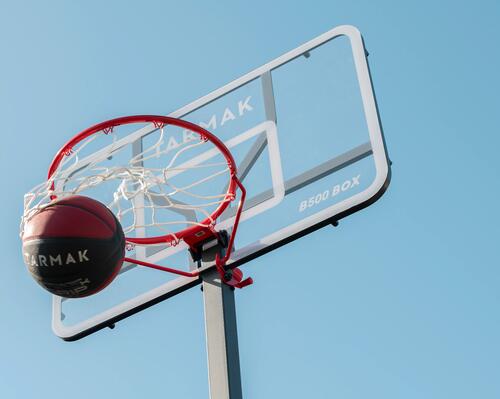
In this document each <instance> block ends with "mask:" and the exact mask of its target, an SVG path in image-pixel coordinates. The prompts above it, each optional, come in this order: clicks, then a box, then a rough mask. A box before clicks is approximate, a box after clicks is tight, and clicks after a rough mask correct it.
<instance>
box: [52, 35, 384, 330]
mask: <svg viewBox="0 0 500 399" xmlns="http://www.w3.org/2000/svg"><path fill="white" fill-rule="evenodd" d="M366 56H367V54H366V51H365V48H364V44H363V40H362V37H361V35H360V33H359V31H358V30H357V29H356V28H354V27H352V26H341V27H337V28H335V29H333V30H331V31H329V32H326V33H325V34H323V35H321V36H319V37H317V38H315V39H313V40H311V41H310V42H307V43H305V44H304V45H302V46H300V47H298V48H296V49H295V50H292V51H290V52H289V53H287V54H285V55H283V56H281V57H279V58H277V59H275V60H273V61H271V62H270V63H268V64H266V65H263V66H262V67H260V68H257V69H256V70H254V71H252V72H250V73H248V74H246V75H244V76H242V77H241V78H239V79H237V80H235V81H233V82H231V83H229V84H227V85H226V86H223V87H222V88H220V89H218V90H216V91H214V92H212V93H210V94H208V95H207V96H205V97H202V98H200V99H198V100H196V101H194V102H192V103H190V104H188V105H186V106H184V107H182V108H180V109H178V110H177V111H175V112H173V113H171V114H170V116H174V117H178V118H182V119H186V120H188V121H191V122H194V123H197V124H199V125H201V126H203V127H205V128H207V129H208V130H209V131H211V132H212V133H214V134H215V135H216V136H218V137H219V138H220V139H222V140H223V141H224V143H225V144H226V146H227V147H228V148H229V149H230V151H231V153H232V155H233V156H234V158H235V160H236V163H237V165H238V174H239V177H240V179H241V180H242V182H243V184H244V185H245V187H246V189H247V201H246V204H245V208H244V211H243V214H242V221H241V223H240V226H239V229H238V234H237V238H236V242H235V250H234V252H233V253H232V255H231V258H230V260H229V265H232V266H238V265H242V264H244V263H246V262H248V261H250V260H251V259H253V258H255V257H257V256H260V255H262V254H264V253H266V252H268V251H271V250H273V249H275V248H278V247H280V246H282V245H283V244H286V243H287V242H290V241H291V240H293V239H296V238H298V237H300V236H302V235H304V234H306V233H308V232H311V231H313V230H315V229H317V228H319V227H321V226H323V225H325V224H327V223H332V222H334V221H336V220H338V219H339V218H342V217H344V216H346V215H348V214H350V213H353V212H355V211H357V210H359V209H361V208H363V207H365V206H367V205H369V204H370V203H372V202H374V201H375V200H376V199H377V198H378V197H379V196H380V195H381V194H382V193H383V192H384V190H385V188H386V187H387V185H388V182H389V165H388V159H387V155H386V151H385V147H384V141H383V136H382V131H381V127H380V122H379V116H378V112H377V106H376V102H375V98H374V94H373V89H372V84H371V80H370V74H369V69H368V64H367V60H366ZM130 137H133V140H134V143H135V145H134V146H132V148H134V150H133V151H131V153H130V157H131V158H132V157H133V156H134V155H137V151H140V150H141V148H144V147H145V146H148V145H149V144H150V143H149V141H150V140H151V138H150V136H149V135H148V133H147V131H146V132H139V133H137V132H136V133H134V132H131V134H130ZM182 140H183V137H182V132H179V133H178V135H177V136H175V135H173V136H172V141H171V143H170V144H171V145H172V146H173V147H175V146H176V143H177V142H179V144H180V141H182ZM134 151H136V153H134ZM213 156H214V154H213V153H212V152H210V151H206V152H203V151H200V152H198V153H196V154H195V156H193V157H192V159H190V160H188V161H187V162H189V163H190V165H196V164H197V163H201V162H206V161H207V160H210V158H211V157H213ZM149 162H151V163H152V164H151V165H147V164H146V163H147V162H145V166H148V167H155V166H156V165H154V159H152V160H150V161H149ZM221 189H222V190H224V189H225V187H221ZM235 206H236V204H233V206H232V207H230V208H229V209H227V210H226V211H225V213H224V214H223V215H222V217H221V218H220V220H219V223H218V225H217V228H218V229H230V228H231V226H232V221H233V219H232V217H233V216H234V213H235ZM136 234H137V235H139V236H147V235H148V231H147V229H141V231H138V232H136ZM131 256H135V257H137V258H140V259H142V260H145V261H148V262H152V263H158V264H161V265H166V266H175V267H177V268H184V269H185V270H190V269H193V268H194V267H195V264H194V263H193V261H192V259H191V256H190V254H189V252H188V251H187V248H186V246H185V245H182V244H180V245H177V246H175V247H162V246H154V247H136V248H135V251H134V253H133V254H132V255H131ZM198 283H199V279H198V278H187V277H178V276H175V275H171V274H168V273H164V272H161V271H157V270H151V269H147V268H144V267H138V266H135V265H132V264H124V265H123V268H122V270H121V272H120V274H119V275H118V277H117V278H116V279H115V281H113V283H112V284H111V285H110V286H109V287H107V288H106V289H105V290H104V291H102V292H100V293H98V294H96V295H93V296H90V297H87V298H83V299H64V298H61V297H57V296H54V299H53V321H52V322H53V330H54V332H55V333H56V334H57V335H58V336H60V337H61V338H63V339H67V340H71V339H78V338H81V337H83V336H85V335H87V334H89V333H91V332H93V331H96V330H98V329H100V328H103V327H106V326H110V325H112V324H113V323H115V322H116V321H119V320H121V319H123V318H125V317H127V316H129V315H131V314H134V313H136V312H138V311H140V310H141V309H144V308H146V307H148V306H151V305H153V304H155V303H157V302H159V301H162V300H164V299H167V298H169V297H171V296H173V295H175V294H177V293H180V292H182V291H184V290H186V289H188V288H190V287H192V286H194V285H197V284H198Z"/></svg>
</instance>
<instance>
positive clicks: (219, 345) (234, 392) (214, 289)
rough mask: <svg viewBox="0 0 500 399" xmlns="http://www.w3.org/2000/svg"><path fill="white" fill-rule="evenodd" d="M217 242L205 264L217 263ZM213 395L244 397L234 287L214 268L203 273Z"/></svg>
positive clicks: (223, 398) (214, 397) (213, 398)
mask: <svg viewBox="0 0 500 399" xmlns="http://www.w3.org/2000/svg"><path fill="white" fill-rule="evenodd" d="M217 251H220V247H219V245H218V244H217V245H216V246H214V247H212V248H210V249H208V250H206V251H204V253H203V257H202V265H203V266H207V264H209V263H210V264H212V265H213V264H214V261H215V254H216V253H217ZM201 277H202V280H203V285H202V287H203V301H204V306H205V332H206V339H207V357H208V382H209V389H210V398H211V399H242V398H243V394H242V390H241V375H240V359H239V353H238V333H237V329H236V307H235V302H234V289H233V288H232V287H229V286H228V285H226V284H223V283H222V282H221V279H220V276H219V273H217V271H216V270H214V269H210V270H209V271H207V272H205V273H203V274H202V276H201Z"/></svg>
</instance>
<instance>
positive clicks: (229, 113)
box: [167, 96, 254, 152]
mask: <svg viewBox="0 0 500 399" xmlns="http://www.w3.org/2000/svg"><path fill="white" fill-rule="evenodd" d="M251 99H252V96H248V97H246V98H245V99H244V100H239V101H238V102H236V103H235V104H234V105H233V106H232V107H226V108H224V110H223V111H222V112H221V113H220V114H213V115H212V116H211V117H210V118H209V119H208V122H199V123H198V124H199V125H200V126H201V127H203V128H205V129H207V130H208V131H210V132H214V131H215V130H217V128H218V127H222V126H224V125H225V124H226V123H228V122H231V121H234V120H236V119H239V118H241V117H242V116H244V115H245V114H246V113H247V112H250V111H253V109H254V108H253V107H252V105H251V104H250V100H251ZM197 139H199V136H198V135H197V134H195V133H193V132H192V131H190V130H184V131H183V132H182V142H180V143H179V141H178V140H176V139H175V137H173V136H171V137H170V138H169V139H168V143H167V152H168V151H171V150H174V149H176V148H178V147H180V146H181V145H184V144H186V143H188V142H190V141H193V140H197Z"/></svg>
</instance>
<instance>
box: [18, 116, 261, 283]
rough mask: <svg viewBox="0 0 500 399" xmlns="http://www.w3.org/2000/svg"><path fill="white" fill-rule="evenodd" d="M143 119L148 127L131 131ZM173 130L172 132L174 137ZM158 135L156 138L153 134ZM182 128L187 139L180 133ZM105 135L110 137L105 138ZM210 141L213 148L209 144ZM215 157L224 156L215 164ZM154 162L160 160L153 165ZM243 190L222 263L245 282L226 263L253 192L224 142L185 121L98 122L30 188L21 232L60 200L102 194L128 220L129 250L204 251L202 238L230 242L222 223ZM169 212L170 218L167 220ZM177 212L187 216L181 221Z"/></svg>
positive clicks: (232, 279) (224, 273) (229, 277)
mask: <svg viewBox="0 0 500 399" xmlns="http://www.w3.org/2000/svg"><path fill="white" fill-rule="evenodd" d="M137 124H139V125H141V127H140V128H139V129H138V130H137V129H136V130H135V131H133V132H130V130H132V129H131V128H132V127H134V126H136V125H137ZM167 129H168V130H169V131H170V130H172V135H171V136H169V134H168V133H169V132H168V131H167ZM118 130H120V132H119V133H118V132H117V131H118ZM153 134H155V135H156V136H157V137H154V139H153ZM175 134H177V136H178V137H180V138H177V139H175V138H174V137H175ZM145 137H146V138H147V139H149V138H150V137H151V140H150V141H152V142H151V144H150V145H149V146H148V147H147V148H146V149H143V148H142V146H143V143H144V140H145V139H144V138H145ZM99 140H101V141H102V140H104V143H98V141H99ZM207 145H209V146H210V148H205V146H207ZM128 148H133V149H134V148H135V150H134V151H135V152H134V153H133V156H132V158H127V159H126V160H125V161H120V157H121V156H123V153H124V152H125V151H126V150H127V149H128ZM137 148H139V150H137ZM190 152H191V155H190V156H187V155H186V154H187V153H190ZM114 158H116V161H113V159H114ZM214 158H218V159H219V160H220V161H219V162H213V161H212V160H213V159H214ZM186 159H188V160H186ZM193 159H194V160H195V161H193ZM111 161H113V162H111ZM162 162H164V164H162ZM148 163H153V165H150V166H147V165H146V164H148ZM190 172H191V175H192V176H191V178H190V177H189V175H190ZM224 176H225V177H224ZM223 179H225V180H224V181H225V187H226V188H225V190H223V191H218V192H217V191H215V192H213V193H209V192H207V188H208V189H210V188H211V187H210V186H211V185H213V186H217V184H215V182H216V181H222V180H223ZM201 186H203V187H205V191H203V193H200V192H199V191H198V192H197V189H198V188H199V187H201ZM107 187H109V188H107ZM237 190H239V202H238V205H237V208H236V212H235V213H234V216H233V217H232V218H230V221H232V226H231V227H232V231H231V234H230V236H229V240H227V241H228V242H227V246H226V253H225V255H224V256H223V257H220V256H218V255H217V258H216V262H215V263H216V268H217V270H218V272H219V274H220V276H221V279H222V281H224V282H226V283H227V284H229V285H232V286H234V287H238V288H242V287H244V286H246V285H249V284H251V283H252V280H251V279H250V278H247V279H246V280H243V281H242V273H241V271H239V270H236V269H235V270H233V271H231V270H226V269H225V265H226V263H227V261H228V259H229V257H230V253H231V249H232V248H233V245H234V239H235V235H236V232H237V229H238V224H239V221H240V217H241V213H242V210H243V204H244V201H245V196H246V190H245V188H244V187H243V185H242V183H241V182H240V180H239V179H238V176H237V168H236V164H235V161H234V158H233V156H232V155H231V153H230V151H229V149H228V148H227V147H226V146H225V145H224V143H223V142H222V141H221V140H220V139H219V138H217V137H216V136H215V135H213V134H212V133H210V132H209V131H208V130H206V129H205V128H203V127H201V126H198V125H196V124H194V123H191V122H188V121H185V120H181V119H176V118H172V117H167V116H154V115H137V116H127V117H121V118H116V119H112V120H109V121H106V122H103V123H99V124H97V125H95V126H92V127H90V128H88V129H86V130H84V131H82V132H81V133H79V134H77V135H76V136H75V137H73V138H72V139H71V140H70V141H69V142H68V143H66V144H65V145H64V146H63V147H62V148H61V149H60V150H59V151H58V153H57V154H56V156H55V157H54V159H53V161H52V163H51V165H50V168H49V172H48V178H47V181H46V182H45V183H43V184H41V185H39V186H37V187H35V188H34V189H33V190H32V191H31V192H30V193H28V194H26V196H25V206H24V214H23V218H22V223H21V234H22V233H23V227H24V225H25V223H26V222H27V221H29V220H30V218H31V217H33V216H34V215H35V214H36V213H37V212H38V211H39V210H41V209H43V208H45V207H47V206H49V205H50V204H52V203H53V202H55V201H56V200H58V199H60V198H64V197H67V196H71V195H77V194H83V195H87V196H89V197H94V195H93V194H95V193H96V192H98V193H99V195H97V197H98V198H96V199H98V200H100V201H101V202H103V203H105V204H106V205H107V206H108V208H110V209H111V210H112V211H113V213H114V214H115V215H116V217H117V218H118V220H119V221H120V223H121V224H122V227H123V230H124V232H125V235H126V242H127V246H128V247H129V249H130V247H133V246H150V245H164V246H176V245H178V244H179V243H181V242H184V243H185V244H187V246H188V247H189V249H190V251H191V253H194V254H198V255H199V254H200V251H201V245H202V244H203V243H206V242H207V241H210V240H218V241H219V242H221V241H223V240H222V238H221V234H220V232H218V231H217V230H216V229H215V227H216V224H217V220H218V219H219V218H220V217H221V215H223V213H224V212H225V211H226V210H227V209H228V207H229V206H230V204H231V203H232V202H233V201H235V200H236V198H237ZM179 197H180V198H179ZM165 215H167V216H168V220H164V217H165ZM176 215H182V217H183V218H182V219H179V220H177V219H175V217H176ZM186 215H189V216H186ZM151 231H152V232H151ZM133 234H135V236H134V235H133ZM124 261H126V262H131V263H134V264H137V265H141V266H146V267H151V268H154V269H159V270H163V271H167V272H170V273H175V274H178V275H182V276H186V277H196V276H198V275H199V271H197V270H194V271H191V272H186V271H183V270H178V269H174V268H169V267H164V266H160V265H156V264H153V263H149V262H145V261H142V260H139V259H133V258H128V257H127V258H124Z"/></svg>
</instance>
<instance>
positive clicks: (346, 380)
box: [0, 0, 500, 399]
mask: <svg viewBox="0 0 500 399" xmlns="http://www.w3.org/2000/svg"><path fill="white" fill-rule="evenodd" d="M1 5H2V13H1V15H0V43H1V49H2V62H1V63H0V78H1V85H0V113H1V114H0V115H1V116H2V122H3V123H2V132H1V135H2V142H3V145H2V146H1V147H0V166H1V170H2V171H3V174H4V201H3V206H2V209H1V210H0V212H1V215H0V217H1V220H2V222H3V223H2V228H1V229H0V234H1V235H0V237H1V239H2V243H3V253H4V262H3V263H4V274H3V278H2V279H1V281H0V314H1V322H0V325H1V326H2V328H1V329H0V353H1V356H0V397H2V398H6V399H11V398H16V399H17V398H23V399H24V398H35V397H36V398H49V397H50V398H67V397H68V396H71V397H72V398H74V399H77V398H84V397H85V398H86V397H88V396H89V395H92V396H93V397H94V398H109V397H121V398H139V397H153V396H160V395H161V396H165V397H172V398H202V397H208V383H207V369H206V353H205V340H204V327H203V307H202V297H201V293H200V291H199V289H198V288H195V289H193V290H191V291H188V292H185V293H183V294H182V295H180V296H177V297H175V298H173V299H171V300H169V301H167V302H164V303H162V304H159V305H157V306H155V307H153V308H150V309H149V310H147V311H145V312H143V313H141V314H139V315H136V316H134V317H132V318H129V319H128V320H126V321H124V322H122V323H119V324H118V325H117V327H116V328H115V329H114V330H103V331H101V332H99V333H97V334H95V335H93V336H90V337H87V338H86V339H84V340H81V341H78V342H73V343H66V342H63V341H61V340H60V339H59V338H57V337H55V336H54V335H53V334H52V331H51V329H50V306H51V302H50V297H49V296H48V295H47V294H46V293H45V292H44V291H42V290H41V289H40V288H39V287H38V286H36V284H35V283H34V282H33V281H32V280H31V279H30V277H29V276H28V274H27V273H26V271H25V268H24V265H23V263H22V257H21V251H20V240H19V237H18V225H19V218H20V215H21V212H22V196H23V194H24V193H25V192H26V191H27V190H29V189H30V188H31V187H32V186H34V185H35V184H37V183H39V182H40V181H41V180H42V179H43V178H44V175H45V170H46V167H47V166H48V164H49V161H50V159H51V158H52V156H53V154H55V152H56V151H57V149H58V148H59V146H60V145H61V143H62V142H64V141H65V140H66V139H67V138H68V136H69V135H71V134H72V133H74V132H77V131H79V130H81V129H82V128H83V127H86V126H88V125H91V124H93V123H95V122H98V121H101V120H105V119H109V118H112V117H115V116H118V115H126V114H140V113H150V114H155V113H157V114H165V113H167V112H169V111H171V110H173V109H175V108H177V107H178V106H179V105H182V104H185V103H187V102H189V101H191V100H192V99H195V98H197V97H199V96H201V95H204V94H206V93H207V92H209V91H210V90H212V89H215V88H217V87H219V86H221V85H222V84H224V83H227V82H228V81H230V80H232V79H234V78H236V77H238V76H240V75H242V74H243V73H245V72H247V71H249V70H251V69H253V68H255V67H257V66H259V65H261V64H263V63H265V62H267V61H269V60H271V59H273V58H275V57H277V56H278V55H280V54H282V53H284V52H285V51H288V50H290V49H292V48H294V47H296V46H297V45H299V44H301V43H303V42H305V41H307V40H309V39H311V38H313V37H315V36H317V35H318V34H320V33H322V32H324V31H327V30H329V29H330V28H332V27H334V26H337V25H341V24H352V25H355V26H357V27H358V28H359V29H360V30H361V32H362V33H363V36H364V38H365V42H366V46H367V48H368V50H369V51H370V66H371V71H372V77H373V82H374V86H375V91H376V94H377V99H378V104H379V108H380V114H381V118H382V123H383V127H384V131H385V136H386V141H387V145H388V150H389V154H390V156H391V159H392V161H393V162H394V164H393V177H392V182H391V186H390V187H389V190H388V192H387V193H386V194H385V195H384V197H382V199H381V200H380V201H379V202H377V203H376V204H375V205H373V206H372V207H370V208H367V209H366V210H364V211H362V212H360V213H358V214H355V215H353V216H351V217H349V218H348V219H345V220H343V221H342V222H341V224H340V226H339V228H337V229H333V228H325V229H322V230H319V231H317V232H315V233H313V234H312V235H310V236H308V237H305V238H303V239H301V240H299V241H296V242H294V243H292V244H290V245H288V246H286V247H283V248H281V249H280V250H278V251H276V252H273V253H270V254H268V255H266V256H264V257H262V258H260V259H258V260H255V261H253V262H252V263H251V264H249V265H247V266H245V272H247V274H251V275H252V277H254V279H255V280H256V283H255V284H254V285H253V286H252V287H249V288H247V289H245V290H242V291H239V292H238V293H237V307H238V329H239V339H240V357H241V369H242V379H243V390H244V396H245V397H246V398H259V399H264V398H276V397H286V398H304V397H311V398H331V397H340V398H346V399H351V398H352V399H354V398H366V397H370V398H384V399H387V398H403V397H404V398H424V397H425V398H443V397H453V398H454V399H457V398H471V397H480V398H498V397H499V396H500V384H499V382H498V358H499V356H500V343H499V342H500V341H499V339H498V337H499V335H500V317H499V315H498V309H499V305H500V295H499V289H498V287H499V283H500V271H499V268H498V264H499V261H498V237H499V235H500V234H499V233H500V217H499V216H500V215H499V211H498V208H497V203H498V199H497V198H498V196H499V194H500V186H499V184H498V179H499V177H498V176H499V175H500V164H499V162H498V154H497V152H498V151H497V148H498V146H499V145H500V138H499V134H498V133H499V128H498V106H499V104H500V94H499V93H500V79H499V78H498V72H497V71H498V70H500V56H499V55H498V51H497V47H498V46H497V41H498V39H500V27H499V26H498V16H499V15H500V6H499V5H498V3H497V2H494V1H481V2H476V3H472V2H465V1H454V2H451V1H443V2H439V3H437V2H430V1H419V2H390V1H378V2H376V4H375V2H368V1H356V2H351V3H349V4H346V3H345V2H338V1H314V2H306V3H300V4H299V3H296V4H295V3H291V2H284V1H275V2H272V4H269V2H264V1H260V0H256V1H253V2H240V1H237V2H235V1H232V2H230V1H218V2H210V3H209V2H201V1H185V2H183V3H182V4H181V3H176V4H168V3H167V2H161V1H156V2H155V1H143V2H141V3H140V4H139V3H134V4H132V3H131V2H130V4H126V2H123V1H122V2H118V1H108V2H97V1H85V2H64V1H51V2H45V3H43V4H42V3H40V2H35V1H23V2H7V1H2V2H1Z"/></svg>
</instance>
